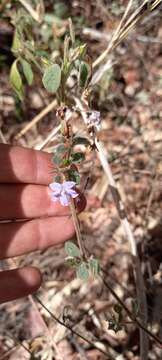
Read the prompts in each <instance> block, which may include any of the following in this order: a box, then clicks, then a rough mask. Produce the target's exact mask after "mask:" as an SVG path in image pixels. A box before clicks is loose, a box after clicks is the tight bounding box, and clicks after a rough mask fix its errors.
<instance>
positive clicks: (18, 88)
mask: <svg viewBox="0 0 162 360" xmlns="http://www.w3.org/2000/svg"><path fill="white" fill-rule="evenodd" d="M17 62H18V60H15V61H14V63H13V64H12V66H11V70H10V83H11V86H12V87H13V89H14V90H15V92H16V93H17V95H18V97H19V98H20V100H22V98H23V93H24V92H23V83H22V79H21V76H20V73H19V70H18V68H17Z"/></svg>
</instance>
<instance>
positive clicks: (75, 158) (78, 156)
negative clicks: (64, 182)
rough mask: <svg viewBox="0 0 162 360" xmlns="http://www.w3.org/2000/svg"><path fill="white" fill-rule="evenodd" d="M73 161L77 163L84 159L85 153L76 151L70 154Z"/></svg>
mask: <svg viewBox="0 0 162 360" xmlns="http://www.w3.org/2000/svg"><path fill="white" fill-rule="evenodd" d="M71 158H72V161H73V162H76V163H79V162H81V161H83V160H84V159H85V155H84V154H83V153H82V152H76V153H73V154H71Z"/></svg>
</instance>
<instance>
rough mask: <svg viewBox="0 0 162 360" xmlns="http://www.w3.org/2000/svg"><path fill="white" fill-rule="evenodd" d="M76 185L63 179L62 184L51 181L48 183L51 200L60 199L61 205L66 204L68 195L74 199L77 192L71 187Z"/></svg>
mask: <svg viewBox="0 0 162 360" xmlns="http://www.w3.org/2000/svg"><path fill="white" fill-rule="evenodd" d="M74 186H76V183H75V182H74V181H64V182H63V183H62V184H60V183H57V182H53V183H52V184H49V187H50V189H51V190H52V192H51V200H52V201H60V203H61V205H63V206H68V205H69V204H70V197H71V198H73V199H75V198H76V197H77V196H78V195H79V194H78V193H77V192H76V191H75V190H74V189H73V187H74Z"/></svg>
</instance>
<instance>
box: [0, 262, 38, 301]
mask: <svg viewBox="0 0 162 360" xmlns="http://www.w3.org/2000/svg"><path fill="white" fill-rule="evenodd" d="M41 281H42V278H41V274H40V272H39V270H38V269H36V268H34V267H25V268H22V269H15V270H9V271H2V272H0V303H4V302H6V301H11V300H15V299H17V298H20V297H23V296H27V295H29V294H32V293H33V292H35V291H37V290H38V288H39V287H40V285H41Z"/></svg>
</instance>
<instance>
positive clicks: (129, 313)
mask: <svg viewBox="0 0 162 360" xmlns="http://www.w3.org/2000/svg"><path fill="white" fill-rule="evenodd" d="M101 270H102V272H103V273H105V271H104V269H101ZM101 279H102V281H103V283H104V285H105V286H106V287H107V289H108V290H109V291H110V292H111V294H112V295H113V297H114V298H115V299H116V301H117V302H118V303H119V304H120V305H121V306H122V308H123V309H124V310H125V312H126V313H127V314H128V316H129V318H130V319H131V320H132V321H133V322H134V323H136V324H137V326H138V327H139V328H140V329H142V330H143V331H144V332H145V333H146V334H147V335H148V336H149V337H150V338H151V339H153V340H155V341H156V343H158V344H159V345H161V346H162V340H161V339H159V338H158V337H157V336H156V335H154V334H153V333H152V332H151V331H149V330H148V329H147V327H145V326H144V325H143V324H142V323H141V322H140V321H139V320H138V318H137V317H136V316H133V314H132V313H131V311H130V310H129V309H128V308H127V306H126V305H125V303H124V302H123V301H122V300H121V299H120V297H119V296H118V295H117V293H116V292H115V291H114V290H113V289H112V287H111V286H110V285H109V283H108V282H107V281H106V280H105V279H104V278H103V277H101ZM142 359H143V358H142Z"/></svg>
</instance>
